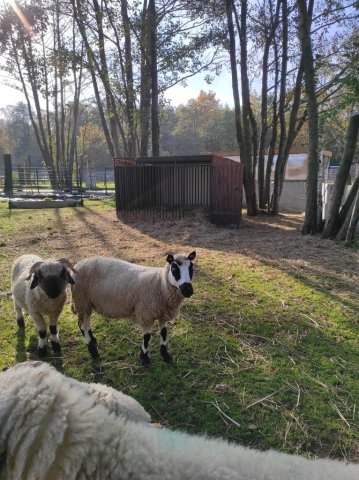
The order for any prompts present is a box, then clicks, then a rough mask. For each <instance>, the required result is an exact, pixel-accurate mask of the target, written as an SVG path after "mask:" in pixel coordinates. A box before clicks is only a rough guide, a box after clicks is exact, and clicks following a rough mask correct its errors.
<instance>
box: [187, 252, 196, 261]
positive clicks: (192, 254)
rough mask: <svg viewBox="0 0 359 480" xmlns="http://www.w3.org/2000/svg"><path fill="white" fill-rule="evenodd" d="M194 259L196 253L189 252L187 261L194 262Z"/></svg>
mask: <svg viewBox="0 0 359 480" xmlns="http://www.w3.org/2000/svg"><path fill="white" fill-rule="evenodd" d="M195 258H196V252H191V253H190V254H189V255H188V260H191V262H192V260H194V259H195Z"/></svg>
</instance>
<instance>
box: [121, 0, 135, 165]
mask: <svg viewBox="0 0 359 480" xmlns="http://www.w3.org/2000/svg"><path fill="white" fill-rule="evenodd" d="M121 16H122V22H123V30H124V37H125V39H124V42H125V66H124V69H125V96H126V115H127V123H128V130H129V139H128V154H129V156H130V157H135V156H136V150H137V149H136V126H135V111H136V106H135V91H134V81H133V67H132V43H131V29H130V20H129V18H128V8H127V0H121Z"/></svg>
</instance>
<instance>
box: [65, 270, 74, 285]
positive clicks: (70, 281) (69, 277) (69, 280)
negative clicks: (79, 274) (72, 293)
mask: <svg viewBox="0 0 359 480" xmlns="http://www.w3.org/2000/svg"><path fill="white" fill-rule="evenodd" d="M66 273H67V275H66V280H67V283H69V284H70V285H74V283H75V280H74V279H73V278H72V277H71V275H70V273H69V272H68V271H67V270H66Z"/></svg>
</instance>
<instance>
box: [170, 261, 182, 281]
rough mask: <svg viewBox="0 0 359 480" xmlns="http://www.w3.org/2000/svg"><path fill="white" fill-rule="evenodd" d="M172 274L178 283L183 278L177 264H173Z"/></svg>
mask: <svg viewBox="0 0 359 480" xmlns="http://www.w3.org/2000/svg"><path fill="white" fill-rule="evenodd" d="M171 272H172V275H173V277H174V279H175V280H177V281H178V280H179V279H180V278H181V271H180V268H179V266H178V265H177V263H172V265H171Z"/></svg>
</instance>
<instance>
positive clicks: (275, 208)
mask: <svg viewBox="0 0 359 480" xmlns="http://www.w3.org/2000/svg"><path fill="white" fill-rule="evenodd" d="M287 64H288V10H287V1H286V0H282V66H281V73H280V75H281V77H280V93H279V123H280V139H279V148H278V155H277V162H276V166H275V172H274V187H273V197H272V202H271V207H272V213H273V214H274V215H278V213H279V199H280V193H281V192H280V179H281V177H282V170H283V168H284V167H283V163H284V161H283V158H284V148H285V143H286V138H287V127H286V119H285V109H286V105H285V103H286V85H287Z"/></svg>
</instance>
